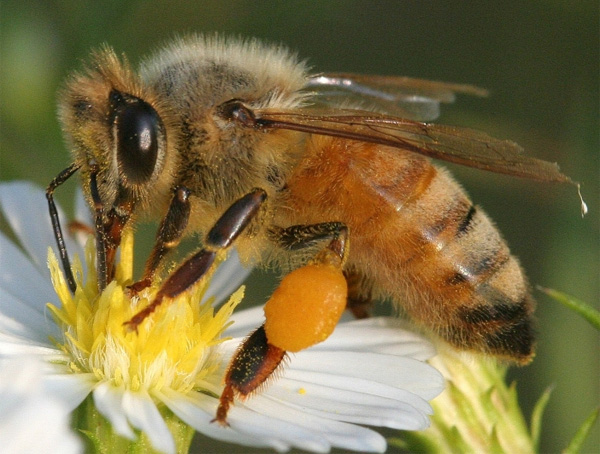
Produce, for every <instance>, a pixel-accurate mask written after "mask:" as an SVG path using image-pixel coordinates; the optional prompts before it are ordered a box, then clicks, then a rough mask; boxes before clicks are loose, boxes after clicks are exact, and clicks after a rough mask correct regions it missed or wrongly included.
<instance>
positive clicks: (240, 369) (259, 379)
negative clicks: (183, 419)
mask: <svg viewBox="0 0 600 454" xmlns="http://www.w3.org/2000/svg"><path fill="white" fill-rule="evenodd" d="M285 356H286V353H285V351H284V350H282V349H280V348H278V347H275V346H274V345H271V344H269V342H268V341H267V335H266V333H265V326H264V325H262V326H261V327H260V328H258V329H257V330H256V331H254V332H253V333H252V334H251V335H250V336H248V337H247V338H246V340H245V341H244V342H243V343H242V344H241V345H240V347H239V348H238V350H237V351H236V353H235V354H234V355H233V359H232V360H231V362H230V363H229V367H228V368H227V373H226V375H225V388H224V389H223V393H222V394H221V397H220V399H219V407H218V408H217V414H216V416H215V419H213V421H212V422H215V421H216V422H218V423H219V424H221V425H223V426H226V425H227V413H228V411H229V407H230V406H231V404H232V403H233V400H234V398H235V397H237V398H241V399H244V398H246V397H248V396H249V395H250V394H251V393H252V392H253V391H255V390H256V389H257V388H259V387H260V386H261V385H263V384H264V383H265V381H266V380H267V379H268V378H269V377H271V376H272V374H273V373H274V372H275V371H276V370H277V368H278V367H279V365H280V364H281V362H282V361H283V360H284V358H285Z"/></svg>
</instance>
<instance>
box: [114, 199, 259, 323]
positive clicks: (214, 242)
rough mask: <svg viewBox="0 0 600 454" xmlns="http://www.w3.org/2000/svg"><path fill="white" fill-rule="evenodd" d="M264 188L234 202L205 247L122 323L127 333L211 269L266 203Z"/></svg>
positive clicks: (208, 238) (208, 237)
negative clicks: (147, 303)
mask: <svg viewBox="0 0 600 454" xmlns="http://www.w3.org/2000/svg"><path fill="white" fill-rule="evenodd" d="M266 198H267V194H266V192H265V191H264V190H263V189H254V190H253V191H252V192H250V193H248V194H246V195H245V196H243V197H242V198H240V199H238V200H236V201H235V202H234V203H233V204H232V205H231V206H230V207H229V208H228V209H227V211H225V213H224V214H223V215H222V216H221V217H220V218H219V219H218V220H217V222H216V223H215V225H214V226H213V227H212V228H211V229H210V230H209V232H208V234H207V235H206V237H205V240H204V245H205V246H204V248H203V249H201V250H199V251H198V252H196V253H195V254H194V255H192V256H191V257H189V258H188V259H186V260H185V261H184V262H183V263H182V264H181V265H180V266H179V268H177V269H176V270H175V271H174V272H173V273H172V274H171V275H170V276H169V277H168V278H167V280H166V281H165V282H164V283H163V284H162V286H161V288H160V289H159V290H158V292H157V294H156V296H155V297H154V300H153V301H152V302H151V303H150V304H149V305H148V306H146V307H145V308H144V309H142V310H141V311H140V312H138V313H137V314H136V315H134V316H133V317H132V318H131V320H129V321H128V322H126V323H125V325H126V326H127V328H128V329H129V330H130V331H135V330H136V329H137V327H138V326H139V325H140V323H142V322H143V321H144V319H146V317H148V316H149V315H150V314H151V313H152V312H154V311H155V310H156V308H157V307H158V306H159V305H160V304H161V303H162V302H163V300H164V299H165V298H175V297H176V296H177V295H179V294H181V293H183V292H185V291H186V290H188V289H189V288H190V287H191V286H193V285H194V284H195V283H196V282H198V281H199V280H200V279H201V278H202V277H203V276H204V275H205V274H206V273H207V271H208V270H209V269H210V267H211V266H212V264H213V262H214V260H215V258H216V256H217V252H218V251H220V250H222V249H227V248H228V247H230V246H231V244H232V243H233V242H234V241H235V239H236V238H237V237H238V236H239V235H240V234H241V233H242V232H243V231H244V229H245V228H246V226H247V225H248V224H249V223H250V221H251V220H252V219H253V218H254V216H255V215H256V214H257V213H258V211H259V208H260V207H261V206H262V204H263V202H264V201H265V200H266Z"/></svg>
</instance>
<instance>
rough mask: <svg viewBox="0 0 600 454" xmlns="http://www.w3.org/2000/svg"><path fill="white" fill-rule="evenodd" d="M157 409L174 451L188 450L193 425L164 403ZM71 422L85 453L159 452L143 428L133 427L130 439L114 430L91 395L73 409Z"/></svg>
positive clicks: (142, 453) (192, 434)
mask: <svg viewBox="0 0 600 454" xmlns="http://www.w3.org/2000/svg"><path fill="white" fill-rule="evenodd" d="M159 411H160V412H161V415H162V417H163V419H164V421H165V423H166V424H167V427H168V428H169V431H170V432H171V434H172V435H173V439H174V440H175V452H177V453H185V452H188V451H189V448H190V445H191V442H192V438H193V436H194V429H193V428H191V427H190V426H188V425H187V424H185V423H184V422H182V421H181V420H180V419H179V418H178V417H177V416H175V415H174V414H173V413H172V412H171V411H170V410H169V409H167V408H166V407H164V406H162V408H159ZM73 426H74V428H75V429H76V430H77V431H79V432H80V433H82V434H83V435H84V437H83V438H84V440H85V441H86V442H87V446H86V452H88V453H95V454H112V453H116V452H124V453H125V452H126V453H128V454H145V453H149V454H154V453H156V454H158V453H160V451H157V450H156V449H154V447H153V446H152V444H151V443H150V440H149V439H148V437H147V436H146V434H144V433H143V432H139V431H137V430H136V431H134V432H135V438H134V439H133V440H131V439H129V438H126V437H124V436H122V435H120V434H118V433H117V432H115V431H114V430H113V427H112V425H111V424H110V422H109V421H108V420H107V419H106V418H104V416H102V415H101V414H100V413H99V412H98V410H97V409H96V407H95V405H94V401H93V398H92V396H91V395H90V396H88V398H87V399H86V400H85V401H84V402H83V403H82V404H81V405H80V406H79V407H78V408H77V409H76V410H75V411H74V412H73Z"/></svg>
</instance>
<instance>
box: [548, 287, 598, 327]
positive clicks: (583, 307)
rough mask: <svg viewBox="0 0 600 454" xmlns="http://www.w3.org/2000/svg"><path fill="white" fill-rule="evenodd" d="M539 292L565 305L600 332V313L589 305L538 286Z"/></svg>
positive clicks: (556, 291) (564, 294)
mask: <svg viewBox="0 0 600 454" xmlns="http://www.w3.org/2000/svg"><path fill="white" fill-rule="evenodd" d="M538 290H541V291H542V292H544V293H545V294H546V295H548V296H549V297H551V298H553V299H555V300H556V301H558V302H559V303H562V304H564V305H565V306H567V307H568V308H569V309H571V310H572V311H574V312H576V313H578V314H579V315H581V316H582V317H583V318H584V319H586V320H587V321H588V322H589V323H590V324H591V325H592V326H593V327H594V328H596V329H597V330H600V312H598V311H597V310H596V309H594V308H593V307H592V306H590V305H589V304H587V303H584V302H583V301H581V300H578V299H577V298H574V297H572V296H570V295H567V294H566V293H563V292H559V291H558V290H554V289H551V288H544V287H540V286H538Z"/></svg>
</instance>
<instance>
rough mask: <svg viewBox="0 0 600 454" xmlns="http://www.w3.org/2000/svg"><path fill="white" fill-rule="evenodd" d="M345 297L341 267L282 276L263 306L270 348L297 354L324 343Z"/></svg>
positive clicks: (320, 266) (316, 265)
mask: <svg viewBox="0 0 600 454" xmlns="http://www.w3.org/2000/svg"><path fill="white" fill-rule="evenodd" d="M347 297H348V285H347V283H346V279H345V278H344V275H343V273H342V270H341V268H340V267H337V266H334V265H331V264H326V263H312V264H309V265H306V266H303V267H302V268H298V269H297V270H294V271H292V272H291V273H290V274H288V275H287V276H285V277H284V278H283V279H282V281H281V283H280V285H279V287H278V288H277V290H275V291H274V292H273V295H272V296H271V299H269V301H267V304H266V305H265V308H264V310H265V317H266V322H265V332H266V334H267V340H268V342H269V343H270V344H272V345H274V346H276V347H279V348H281V349H283V350H286V351H290V352H297V351H300V350H303V349H305V348H308V347H310V346H311V345H314V344H317V343H319V342H322V341H324V340H325V339H327V338H328V337H329V336H330V335H331V333H332V332H333V330H334V328H335V325H336V324H337V322H338V321H339V319H340V317H341V316H342V313H343V312H344V309H345V308H346V300H347Z"/></svg>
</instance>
